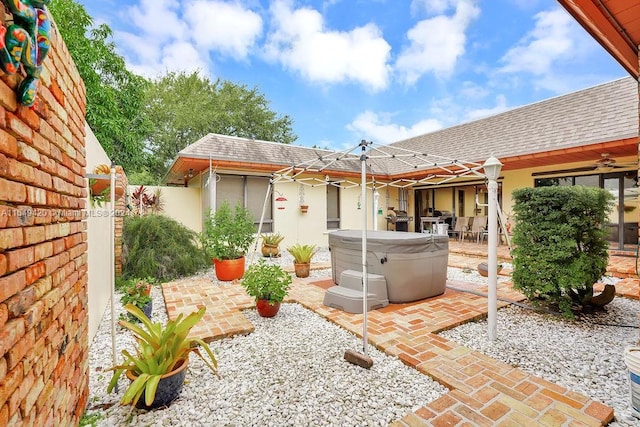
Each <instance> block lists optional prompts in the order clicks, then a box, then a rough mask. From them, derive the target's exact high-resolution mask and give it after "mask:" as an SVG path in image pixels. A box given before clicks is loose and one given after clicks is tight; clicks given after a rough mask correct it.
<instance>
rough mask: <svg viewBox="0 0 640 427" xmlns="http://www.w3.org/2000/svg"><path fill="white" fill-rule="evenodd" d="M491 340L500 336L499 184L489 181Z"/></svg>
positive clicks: (489, 316) (489, 313) (489, 308)
mask: <svg viewBox="0 0 640 427" xmlns="http://www.w3.org/2000/svg"><path fill="white" fill-rule="evenodd" d="M487 186H488V187H489V219H488V221H489V229H488V233H489V236H488V237H489V240H488V243H487V244H488V246H489V247H488V252H489V254H488V255H489V260H488V263H487V265H488V268H489V276H488V277H489V303H488V304H489V307H488V310H489V312H488V321H489V340H490V341H494V340H495V339H496V336H497V334H498V332H497V329H498V328H497V325H496V317H497V312H498V183H497V182H496V181H495V180H489V183H488V185H487Z"/></svg>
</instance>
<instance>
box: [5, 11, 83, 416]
mask: <svg viewBox="0 0 640 427" xmlns="http://www.w3.org/2000/svg"><path fill="white" fill-rule="evenodd" d="M0 9H1V8H0ZM0 12H1V10H0ZM0 16H3V17H4V15H3V14H2V13H0ZM7 18H10V15H8V16H7ZM5 25H6V22H5ZM43 65H44V69H43V71H42V75H41V79H40V83H39V87H38V91H37V93H38V97H37V98H38V99H37V101H36V104H35V106H34V108H27V107H24V106H20V105H18V104H17V102H16V95H15V90H16V88H17V87H18V84H19V83H20V82H21V81H22V76H21V75H19V74H14V75H6V74H4V73H2V72H0V202H1V203H0V212H1V213H0V245H1V246H0V250H1V253H0V425H25V426H31V425H55V426H63V425H64V426H69V425H77V424H78V420H79V418H80V416H81V415H82V413H83V411H84V409H85V406H86V403H87V395H88V379H89V376H88V355H87V353H88V339H87V337H88V304H87V283H88V275H87V258H88V256H87V223H86V222H85V221H84V220H83V211H82V209H83V208H84V207H85V205H86V196H87V193H86V184H85V178H84V176H85V170H84V166H85V162H86V160H85V145H84V136H85V135H84V132H85V131H84V123H85V119H84V114H85V89H84V84H83V82H82V80H81V79H80V76H79V75H78V72H77V70H76V68H75V65H74V64H73V61H72V59H71V57H70V56H69V53H68V51H67V49H66V47H65V45H64V43H63V41H62V38H61V37H60V35H59V34H58V33H57V31H56V30H55V28H52V34H51V49H50V51H49V54H48V56H47V57H46V59H45V61H44V64H43Z"/></svg>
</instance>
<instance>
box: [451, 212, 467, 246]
mask: <svg viewBox="0 0 640 427" xmlns="http://www.w3.org/2000/svg"><path fill="white" fill-rule="evenodd" d="M468 229H469V217H468V216H459V217H458V218H456V223H455V225H454V226H453V229H450V230H449V237H453V236H455V237H456V238H457V239H458V240H462V234H463V233H464V232H465V231H467V230H468Z"/></svg>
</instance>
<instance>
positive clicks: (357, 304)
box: [323, 270, 389, 314]
mask: <svg viewBox="0 0 640 427" xmlns="http://www.w3.org/2000/svg"><path fill="white" fill-rule="evenodd" d="M367 288H368V289H367V290H368V292H367V310H375V309H377V308H382V307H386V306H387V305H389V299H388V297H387V281H386V280H385V278H384V276H381V275H379V274H368V275H367ZM362 298H363V295H362V272H361V271H355V270H344V271H343V272H342V273H341V274H340V286H333V287H331V288H329V289H327V292H326V293H325V295H324V302H323V303H324V305H326V306H327V307H332V308H337V309H340V310H342V311H346V312H347V313H356V314H359V313H362Z"/></svg>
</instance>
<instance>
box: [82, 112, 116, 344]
mask: <svg viewBox="0 0 640 427" xmlns="http://www.w3.org/2000/svg"><path fill="white" fill-rule="evenodd" d="M85 132H86V135H87V136H86V138H85V143H86V150H87V171H93V170H94V168H95V167H96V166H97V165H100V164H106V165H110V164H111V160H110V159H109V157H108V156H107V153H105V151H104V149H103V148H102V146H101V145H100V142H98V139H97V138H96V137H95V135H94V134H93V132H92V131H91V128H90V127H89V125H87V124H85ZM87 206H88V207H89V209H88V211H89V215H88V216H87V233H88V236H89V238H88V241H87V243H88V253H89V261H88V262H89V272H88V273H89V289H88V292H89V342H91V340H92V339H93V336H94V335H95V333H96V332H97V330H98V327H99V326H100V320H101V319H102V315H103V314H104V310H105V308H106V307H107V304H108V302H109V298H110V296H111V277H112V271H111V264H110V261H109V260H110V259H111V245H110V244H109V240H110V239H111V238H112V237H111V227H112V225H111V218H110V216H109V215H110V214H111V213H112V212H113V209H112V207H111V205H110V203H106V204H105V205H104V206H103V207H102V208H100V207H97V206H96V207H93V208H92V207H91V206H90V204H89V202H88V201H87Z"/></svg>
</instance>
